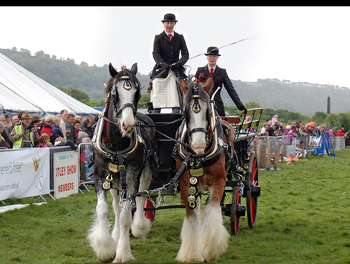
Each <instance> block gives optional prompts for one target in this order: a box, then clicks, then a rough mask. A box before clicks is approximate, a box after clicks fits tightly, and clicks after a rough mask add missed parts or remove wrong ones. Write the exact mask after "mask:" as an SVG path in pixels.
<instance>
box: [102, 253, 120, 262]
mask: <svg viewBox="0 0 350 264" xmlns="http://www.w3.org/2000/svg"><path fill="white" fill-rule="evenodd" d="M115 256H116V254H114V256H113V257H111V258H109V259H100V258H98V259H99V260H100V261H101V262H102V263H111V262H112V261H113V260H114V259H115Z"/></svg>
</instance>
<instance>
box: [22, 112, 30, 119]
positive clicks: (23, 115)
mask: <svg viewBox="0 0 350 264" xmlns="http://www.w3.org/2000/svg"><path fill="white" fill-rule="evenodd" d="M20 119H21V120H22V119H32V117H31V116H30V115H29V113H28V112H24V113H23V114H22V116H21V118H20Z"/></svg>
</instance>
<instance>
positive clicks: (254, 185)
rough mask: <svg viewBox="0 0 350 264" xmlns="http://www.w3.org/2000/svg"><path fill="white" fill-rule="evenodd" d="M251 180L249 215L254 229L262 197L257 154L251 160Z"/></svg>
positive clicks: (250, 224) (249, 180)
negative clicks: (259, 198)
mask: <svg viewBox="0 0 350 264" xmlns="http://www.w3.org/2000/svg"><path fill="white" fill-rule="evenodd" d="M248 172H249V176H250V177H249V178H248V179H247V180H246V182H247V184H249V187H250V188H247V197H246V198H247V214H248V225H249V227H250V228H253V226H254V225H255V221H256V214H257V210H258V197H259V196H260V186H259V185H258V183H259V179H258V162H257V158H256V154H255V153H254V152H252V154H251V156H250V160H249V167H248Z"/></svg>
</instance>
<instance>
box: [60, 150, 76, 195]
mask: <svg viewBox="0 0 350 264" xmlns="http://www.w3.org/2000/svg"><path fill="white" fill-rule="evenodd" d="M78 162H79V154H78V153H77V152H74V151H71V152H57V153H55V154H54V196H55V198H61V197H66V196H69V195H71V194H73V193H78V186H79V170H78Z"/></svg>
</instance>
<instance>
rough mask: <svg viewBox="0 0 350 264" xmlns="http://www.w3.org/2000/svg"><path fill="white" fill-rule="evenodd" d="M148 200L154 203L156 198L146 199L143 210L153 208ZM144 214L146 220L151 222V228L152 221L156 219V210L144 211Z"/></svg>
mask: <svg viewBox="0 0 350 264" xmlns="http://www.w3.org/2000/svg"><path fill="white" fill-rule="evenodd" d="M150 199H152V200H153V202H155V200H156V198H155V197H147V199H146V202H145V208H155V207H154V205H153V203H152V202H151V201H150ZM144 214H145V216H146V218H147V219H148V220H150V221H151V226H153V224H154V219H155V217H156V210H149V211H144Z"/></svg>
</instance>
